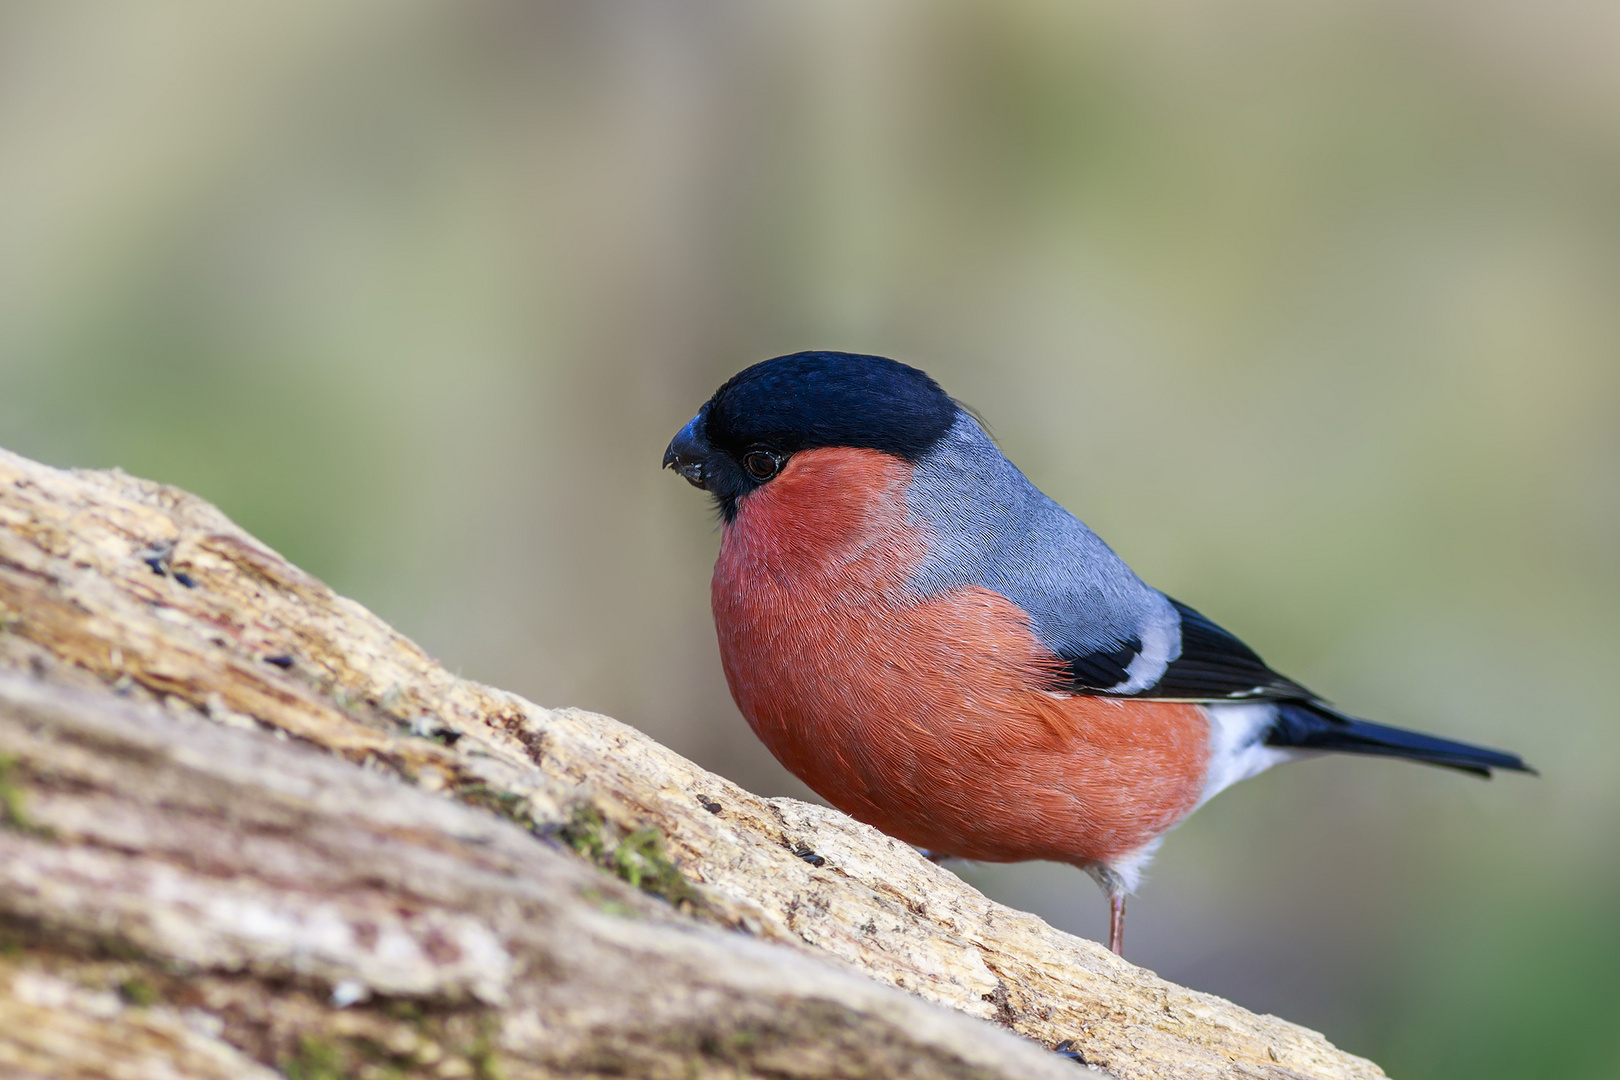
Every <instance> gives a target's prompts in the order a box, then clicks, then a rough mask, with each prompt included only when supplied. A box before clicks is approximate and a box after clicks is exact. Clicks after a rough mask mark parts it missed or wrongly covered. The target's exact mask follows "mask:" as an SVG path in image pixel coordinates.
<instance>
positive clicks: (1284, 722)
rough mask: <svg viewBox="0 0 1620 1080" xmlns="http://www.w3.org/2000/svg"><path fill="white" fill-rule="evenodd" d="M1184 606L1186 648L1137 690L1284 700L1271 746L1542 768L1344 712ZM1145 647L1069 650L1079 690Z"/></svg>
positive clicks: (1111, 676)
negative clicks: (1155, 679) (1075, 653)
mask: <svg viewBox="0 0 1620 1080" xmlns="http://www.w3.org/2000/svg"><path fill="white" fill-rule="evenodd" d="M1170 602H1171V603H1172V604H1174V605H1175V607H1176V611H1178V612H1179V613H1180V614H1181V655H1180V656H1179V657H1177V658H1176V659H1175V660H1173V661H1171V662H1170V664H1169V666H1167V667H1166V668H1165V671H1164V675H1163V676H1161V677H1160V678H1159V681H1158V682H1156V683H1154V684H1153V685H1152V686H1150V687H1147V688H1146V689H1144V690H1141V691H1138V692H1137V693H1136V694H1133V695H1130V696H1132V697H1140V698H1159V699H1173V700H1182V701H1187V700H1191V701H1205V702H1215V701H1265V702H1271V703H1273V704H1275V705H1276V706H1277V718H1276V720H1275V721H1273V723H1272V725H1271V727H1270V728H1269V729H1268V730H1267V731H1266V734H1265V741H1266V745H1268V746H1290V747H1297V748H1299V749H1301V750H1332V751H1338V752H1340V753H1349V754H1372V755H1377V756H1381V757H1399V758H1407V759H1410V760H1412V761H1421V762H1425V763H1426V764H1429V765H1440V766H1443V767H1445V768H1448V769H1457V770H1459V771H1461V772H1466V773H1472V774H1473V775H1475V776H1484V777H1489V776H1490V775H1491V770H1492V769H1512V770H1514V771H1517V772H1528V773H1534V772H1535V770H1534V769H1532V768H1530V767H1529V766H1528V765H1526V764H1525V763H1524V759H1522V758H1520V757H1519V756H1518V755H1517V754H1509V753H1505V752H1503V751H1501V750H1491V749H1489V748H1487V747H1483V746H1471V745H1469V744H1468V743H1460V742H1452V741H1451V740H1450V739H1441V738H1437V737H1435V736H1433V735H1424V734H1422V733H1421V732H1416V731H1406V730H1403V729H1401V728H1394V727H1387V726H1385V725H1383V724H1374V723H1372V722H1371V721H1368V720H1362V719H1359V718H1357V717H1354V716H1349V715H1346V714H1345V713H1342V712H1339V711H1338V710H1337V709H1335V708H1333V707H1332V706H1331V705H1329V704H1327V703H1326V702H1325V701H1323V700H1322V699H1321V698H1319V697H1317V696H1316V695H1315V694H1313V693H1311V692H1310V691H1309V690H1307V689H1305V687H1303V686H1301V685H1300V684H1299V683H1297V682H1295V681H1294V680H1292V679H1290V678H1287V677H1286V676H1283V675H1279V674H1277V673H1276V672H1275V671H1272V670H1271V669H1270V668H1269V667H1267V666H1266V663H1265V661H1264V660H1261V659H1260V657H1259V656H1258V655H1256V653H1255V651H1254V650H1253V649H1251V648H1249V647H1248V646H1247V645H1245V644H1243V642H1241V641H1239V640H1238V639H1237V638H1235V637H1233V636H1232V635H1231V634H1229V633H1227V632H1226V631H1225V630H1223V629H1221V627H1219V626H1217V625H1216V624H1215V623H1214V622H1211V621H1210V620H1209V619H1208V618H1205V617H1204V616H1203V615H1202V614H1200V613H1199V612H1197V611H1195V610H1194V609H1192V608H1190V607H1188V606H1187V605H1186V604H1183V603H1181V602H1180V601H1178V600H1171V601H1170ZM1141 651H1142V643H1141V641H1140V640H1138V639H1134V638H1133V639H1132V640H1130V641H1127V642H1121V643H1120V646H1119V648H1118V649H1117V650H1116V651H1113V652H1106V651H1100V650H1099V651H1097V652H1092V653H1088V654H1086V655H1084V656H1078V657H1074V656H1066V657H1064V660H1065V661H1067V663H1068V665H1069V670H1070V671H1071V672H1072V673H1073V679H1074V683H1073V685H1072V686H1070V687H1068V688H1067V689H1069V690H1070V691H1071V692H1073V693H1080V694H1107V693H1108V692H1109V691H1108V687H1110V686H1117V685H1119V684H1120V683H1122V682H1124V681H1125V679H1126V671H1125V669H1126V667H1127V666H1128V665H1129V664H1130V662H1131V661H1132V660H1133V659H1135V657H1136V655H1137V654H1138V653H1140V652H1141Z"/></svg>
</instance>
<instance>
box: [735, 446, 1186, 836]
mask: <svg viewBox="0 0 1620 1080" xmlns="http://www.w3.org/2000/svg"><path fill="white" fill-rule="evenodd" d="M909 475H910V469H909V466H907V465H906V464H905V463H904V462H902V461H900V460H898V459H896V458H893V457H890V456H888V455H885V454H881V453H877V452H875V451H868V450H846V449H821V450H811V451H805V452H802V453H800V454H797V455H795V456H794V457H793V458H791V459H790V460H789V462H788V465H787V466H786V467H785V468H784V469H783V471H782V472H781V474H780V475H778V476H777V477H776V479H775V480H773V481H772V482H771V483H769V484H767V485H765V486H764V487H762V488H760V489H758V490H757V491H755V492H753V493H752V494H750V495H748V496H746V497H744V498H743V499H742V500H741V501H740V502H739V505H738V514H737V517H736V520H734V521H733V522H731V523H730V524H728V525H727V526H726V529H725V533H724V537H723V539H722V542H721V548H720V557H719V560H718V562H717V563H716V565H715V574H714V584H713V603H714V616H715V626H716V629H717V630H718V632H719V638H720V655H721V660H722V662H723V664H724V667H725V672H726V679H727V681H728V682H729V683H730V686H731V693H732V696H733V697H734V698H735V699H736V702H737V706H738V708H740V709H741V710H742V713H743V715H744V716H745V717H746V718H747V720H748V722H749V724H750V725H751V726H752V727H753V729H754V731H755V733H756V734H757V735H758V736H759V737H760V739H761V740H762V741H763V742H764V743H765V745H766V746H767V747H769V748H770V750H771V752H772V753H773V754H775V755H776V758H777V759H778V760H779V761H781V762H782V764H783V765H785V766H787V768H788V769H790V770H791V771H792V772H793V773H794V774H795V775H797V776H798V777H799V778H800V779H802V780H803V781H804V782H805V783H806V784H808V785H810V787H811V788H812V789H814V790H815V791H816V792H817V793H819V794H820V795H821V796H822V797H823V798H825V799H827V801H828V802H830V803H832V804H833V805H834V806H836V807H838V808H839V809H841V810H843V811H845V812H846V813H849V814H851V815H853V816H854V817H856V818H859V819H860V820H862V821H865V822H868V823H869V824H872V825H875V826H876V827H878V828H880V829H882V830H883V831H884V832H887V833H889V834H890V835H893V836H896V837H898V838H900V839H902V840H905V841H907V842H909V843H913V844H918V845H920V846H923V847H927V848H930V849H933V850H936V851H940V852H943V853H947V854H952V855H959V856H962V857H965V858H971V859H983V860H987V861H992V862H1014V861H1021V860H1025V859H1052V860H1057V861H1062V862H1070V863H1077V864H1081V865H1088V864H1093V863H1107V862H1109V861H1110V860H1112V859H1115V858H1118V857H1120V856H1123V855H1126V854H1128V853H1130V852H1132V851H1134V850H1136V849H1137V848H1140V847H1141V846H1142V845H1143V844H1145V843H1147V842H1148V841H1150V840H1152V839H1153V838H1155V837H1157V836H1159V835H1161V834H1162V833H1164V832H1165V831H1166V830H1168V829H1169V828H1170V827H1171V826H1173V825H1174V824H1175V823H1176V822H1177V821H1179V820H1180V819H1181V818H1182V817H1184V816H1186V814H1187V813H1189V812H1190V811H1191V810H1192V808H1193V807H1194V806H1195V805H1196V804H1197V802H1198V797H1199V794H1200V792H1201V790H1202V787H1203V779H1204V773H1205V768H1206V765H1207V759H1208V754H1209V724H1208V721H1207V720H1206V718H1205V716H1204V714H1203V710H1202V709H1200V708H1199V707H1198V706H1196V705H1191V704H1184V703H1177V702H1153V701H1136V700H1128V699H1111V698H1100V697H1082V696H1074V695H1062V694H1055V693H1051V692H1048V691H1047V690H1044V689H1042V687H1043V686H1048V685H1052V684H1053V680H1052V677H1053V675H1054V674H1055V673H1056V672H1057V669H1058V665H1059V661H1058V659H1057V657H1056V656H1054V655H1053V654H1052V653H1051V652H1050V650H1048V649H1047V648H1046V647H1045V646H1044V645H1042V644H1041V643H1040V641H1039V640H1037V639H1036V638H1035V636H1034V635H1033V634H1032V633H1031V631H1030V628H1029V621H1028V618H1027V616H1026V615H1025V614H1024V613H1023V612H1022V611H1021V610H1020V609H1019V608H1018V607H1017V605H1015V604H1013V603H1012V602H1011V601H1009V600H1007V599H1006V598H1005V597H1002V596H1000V595H998V594H996V593H994V592H991V591H989V590H987V589H982V588H968V589H962V590H956V591H952V592H947V593H941V594H937V595H934V596H930V597H927V598H920V597H917V596H916V595H914V594H913V593H912V592H911V591H910V590H908V588H907V587H906V581H907V580H908V578H909V577H910V574H911V571H912V570H913V568H914V567H915V566H916V565H917V562H918V561H919V560H920V558H921V557H922V555H923V554H924V552H925V550H926V544H927V537H925V536H920V535H918V534H917V533H916V531H915V527H914V526H913V525H912V524H911V523H910V522H908V520H907V517H906V507H905V485H906V482H907V481H908V480H909Z"/></svg>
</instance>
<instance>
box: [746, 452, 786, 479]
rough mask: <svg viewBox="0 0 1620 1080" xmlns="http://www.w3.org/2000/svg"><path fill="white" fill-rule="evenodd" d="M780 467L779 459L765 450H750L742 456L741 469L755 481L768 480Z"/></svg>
mask: <svg viewBox="0 0 1620 1080" xmlns="http://www.w3.org/2000/svg"><path fill="white" fill-rule="evenodd" d="M781 467H782V461H781V459H780V458H778V457H777V456H776V455H775V454H772V453H769V452H768V451H765V450H750V451H749V452H748V453H747V454H745V455H743V468H745V469H747V470H748V475H749V476H752V477H753V478H754V479H755V480H769V479H770V478H771V477H773V476H775V475H776V470H777V469H780V468H781Z"/></svg>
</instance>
